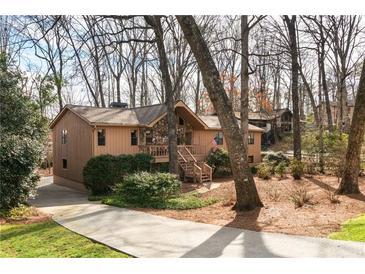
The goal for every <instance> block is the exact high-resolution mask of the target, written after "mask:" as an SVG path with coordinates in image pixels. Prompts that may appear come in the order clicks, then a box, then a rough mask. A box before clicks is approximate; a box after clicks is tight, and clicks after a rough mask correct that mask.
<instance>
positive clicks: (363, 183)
mask: <svg viewBox="0 0 365 274" xmlns="http://www.w3.org/2000/svg"><path fill="white" fill-rule="evenodd" d="M255 182H256V185H257V188H258V191H259V195H260V197H261V200H262V202H263V203H264V207H263V208H260V209H255V210H252V211H248V212H236V211H234V210H232V206H233V204H234V203H235V191H234V183H233V181H232V179H226V180H225V181H224V182H222V184H221V186H220V187H219V188H217V189H213V190H211V191H209V192H207V193H205V194H203V196H205V197H208V196H214V197H219V198H220V199H221V202H218V203H216V204H213V205H211V206H208V207H204V208H199V209H192V210H157V209H140V210H143V211H145V212H148V213H151V214H156V215H162V216H166V217H171V218H175V219H182V220H191V221H196V222H202V223H209V224H216V225H221V226H231V227H237V228H244V229H249V230H254V231H267V232H278V233H286V234H295V235H307V236H315V237H325V236H327V235H328V234H329V233H331V232H334V231H337V230H339V229H340V224H341V223H343V222H344V221H346V220H348V219H350V218H353V217H356V216H358V215H360V214H364V213H365V195H363V194H358V195H349V196H339V201H340V202H339V203H332V202H331V199H330V198H329V197H330V195H329V193H330V192H333V191H334V190H336V188H337V186H338V181H337V178H336V177H333V176H324V175H315V176H306V177H305V178H303V179H302V180H293V179H292V178H291V177H289V176H288V178H285V179H282V180H279V179H277V178H272V179H270V180H262V179H259V178H255ZM359 183H360V190H361V191H362V193H365V179H364V178H363V177H362V178H359ZM188 188H189V187H188V186H185V190H186V189H188ZM191 188H192V189H196V188H197V186H195V185H193V186H191ZM299 188H305V189H306V190H307V191H308V194H309V196H310V197H311V199H310V202H309V203H308V204H305V205H304V206H303V207H300V208H295V204H294V203H293V202H292V201H291V200H290V197H291V195H292V192H293V191H294V190H296V189H299Z"/></svg>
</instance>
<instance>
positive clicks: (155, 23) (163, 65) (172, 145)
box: [145, 16, 178, 174]
mask: <svg viewBox="0 0 365 274" xmlns="http://www.w3.org/2000/svg"><path fill="white" fill-rule="evenodd" d="M145 18H146V21H147V23H148V24H150V25H151V26H152V28H153V30H154V33H155V36H156V44H157V49H158V55H159V60H160V70H161V74H162V79H163V83H164V86H165V92H166V105H167V127H168V129H167V130H168V140H169V145H168V150H169V171H170V172H171V173H175V174H177V173H178V162H177V137H176V117H175V99H174V98H175V95H174V89H173V87H172V83H171V78H170V73H169V66H168V59H167V55H166V51H165V45H164V42H163V41H164V39H163V29H162V24H161V17H160V16H145Z"/></svg>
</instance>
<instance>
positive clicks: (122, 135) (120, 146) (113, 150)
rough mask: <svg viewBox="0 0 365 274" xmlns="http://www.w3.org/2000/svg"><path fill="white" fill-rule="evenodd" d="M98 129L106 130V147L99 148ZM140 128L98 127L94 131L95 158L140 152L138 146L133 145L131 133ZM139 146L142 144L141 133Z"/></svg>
mask: <svg viewBox="0 0 365 274" xmlns="http://www.w3.org/2000/svg"><path fill="white" fill-rule="evenodd" d="M98 129H105V146H98ZM135 129H138V128H131V127H118V126H97V127H96V128H95V130H94V133H93V136H94V141H93V145H94V156H97V155H101V154H112V155H120V154H135V153H137V152H139V147H138V145H136V146H132V145H131V131H132V130H135ZM137 136H138V144H139V142H140V136H139V133H138V134H137Z"/></svg>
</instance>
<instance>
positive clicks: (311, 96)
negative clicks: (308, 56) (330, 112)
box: [299, 68, 320, 126]
mask: <svg viewBox="0 0 365 274" xmlns="http://www.w3.org/2000/svg"><path fill="white" fill-rule="evenodd" d="M299 71H300V75H301V77H302V81H303V84H304V86H305V88H306V90H307V92H308V96H309V100H310V102H311V106H312V109H313V115H314V121H315V122H316V125H317V126H319V115H320V114H318V110H317V106H316V101H315V100H314V96H313V91H312V89H311V87H310V85H309V83H308V81H307V79H306V77H305V76H304V74H303V71H302V68H299Z"/></svg>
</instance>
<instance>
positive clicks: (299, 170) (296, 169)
mask: <svg viewBox="0 0 365 274" xmlns="http://www.w3.org/2000/svg"><path fill="white" fill-rule="evenodd" d="M290 170H291V175H292V176H293V178H294V179H295V180H299V179H300V178H301V177H302V176H303V163H302V162H301V161H298V160H297V159H293V160H292V161H291V163H290Z"/></svg>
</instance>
